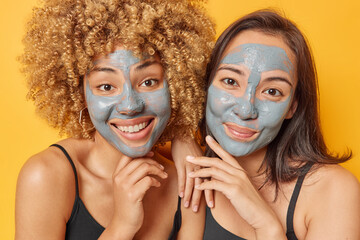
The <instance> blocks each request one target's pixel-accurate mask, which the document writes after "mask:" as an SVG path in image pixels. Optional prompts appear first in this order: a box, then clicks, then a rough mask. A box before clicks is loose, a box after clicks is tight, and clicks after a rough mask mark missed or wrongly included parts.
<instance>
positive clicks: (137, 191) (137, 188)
mask: <svg viewBox="0 0 360 240" xmlns="http://www.w3.org/2000/svg"><path fill="white" fill-rule="evenodd" d="M160 186H161V184H160V182H159V181H158V180H157V179H156V178H154V177H151V176H145V177H143V178H142V179H140V180H139V181H138V182H137V183H136V184H135V185H134V188H133V189H132V194H131V198H132V199H133V200H134V201H141V200H142V199H143V198H144V196H145V194H146V192H147V190H149V189H150V188H151V187H160Z"/></svg>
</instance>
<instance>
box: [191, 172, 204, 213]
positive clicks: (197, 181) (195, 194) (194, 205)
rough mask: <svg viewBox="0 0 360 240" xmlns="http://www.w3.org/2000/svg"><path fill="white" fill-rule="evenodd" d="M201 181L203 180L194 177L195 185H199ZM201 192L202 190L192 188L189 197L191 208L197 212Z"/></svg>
mask: <svg viewBox="0 0 360 240" xmlns="http://www.w3.org/2000/svg"><path fill="white" fill-rule="evenodd" d="M202 181H203V180H202V179H200V178H195V185H200V184H201V183H202ZM201 194H202V191H200V190H198V189H195V188H194V190H193V193H192V197H191V206H192V210H193V211H194V212H197V211H198V210H199V205H200V199H201Z"/></svg>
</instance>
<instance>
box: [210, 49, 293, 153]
mask: <svg viewBox="0 0 360 240" xmlns="http://www.w3.org/2000/svg"><path fill="white" fill-rule="evenodd" d="M231 66H235V67H234V68H236V67H239V66H240V67H242V68H243V69H244V71H243V73H241V74H243V75H244V76H245V77H247V84H245V86H239V89H241V88H242V89H243V90H242V91H241V94H236V93H234V92H233V91H227V90H226V87H224V88H223V87H221V86H222V85H221V84H223V83H224V82H225V83H228V82H229V80H228V79H224V80H222V82H221V84H220V85H219V84H215V81H219V82H220V80H216V75H215V77H214V79H213V81H212V83H211V85H210V87H209V89H208V97H207V106H206V122H207V125H208V127H209V129H210V131H211V133H212V134H213V135H214V137H215V139H216V140H217V141H218V142H219V143H220V145H221V146H222V147H223V148H224V149H225V150H226V151H227V152H229V153H230V154H231V155H233V156H236V157H240V156H245V155H248V154H250V153H252V152H254V151H256V150H258V149H260V148H262V147H265V146H266V145H268V144H269V143H270V142H271V141H272V140H273V139H274V138H275V137H276V135H277V134H278V132H279V130H280V128H281V125H282V123H283V121H284V119H285V117H286V114H287V112H288V110H289V108H290V105H291V99H292V95H293V90H292V86H291V83H290V84H289V86H288V88H290V87H291V90H290V93H289V94H288V96H287V97H286V98H285V99H282V100H281V101H275V100H271V98H270V100H269V98H268V99H266V98H265V99H264V98H260V99H259V98H258V97H257V96H258V94H256V91H257V87H258V86H259V84H260V83H261V80H262V74H263V73H266V72H268V71H273V70H280V71H283V72H285V73H288V74H289V75H288V76H291V74H290V73H291V72H292V71H293V66H292V63H291V61H290V60H289V58H288V56H287V55H286V52H285V51H284V50H283V49H282V48H279V47H274V46H267V45H263V44H242V45H239V46H237V47H236V48H235V49H234V50H233V51H231V52H229V53H228V54H227V55H226V56H224V57H223V59H222V60H221V62H220V64H219V66H218V70H217V71H220V70H219V69H220V68H221V67H231ZM216 74H217V73H216ZM239 74H240V73H239ZM230 82H231V81H230ZM245 82H246V81H245ZM231 83H232V82H231ZM219 86H220V87H219ZM224 86H226V85H224ZM269 91H273V90H269Z"/></svg>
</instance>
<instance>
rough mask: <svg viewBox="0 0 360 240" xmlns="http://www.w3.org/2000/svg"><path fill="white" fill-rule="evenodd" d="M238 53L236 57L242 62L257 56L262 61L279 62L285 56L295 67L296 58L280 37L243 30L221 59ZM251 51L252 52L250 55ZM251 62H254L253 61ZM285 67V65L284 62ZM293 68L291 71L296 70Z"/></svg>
mask: <svg viewBox="0 0 360 240" xmlns="http://www.w3.org/2000/svg"><path fill="white" fill-rule="evenodd" d="M240 45H244V46H247V47H246V49H245V48H241V47H240ZM239 51H240V52H242V54H241V56H240V55H239V56H238V57H240V60H244V58H246V56H253V57H254V56H257V57H261V58H262V59H263V60H264V61H266V60H269V59H275V58H277V57H278V58H279V61H283V60H284V59H283V56H284V55H285V54H286V55H285V57H286V56H287V58H288V59H289V60H290V64H291V65H292V66H293V67H294V68H295V66H296V58H295V55H294V53H293V52H292V51H291V49H290V48H289V47H288V45H287V44H286V43H285V42H284V40H283V39H282V38H281V37H278V36H273V35H269V34H265V33H263V32H260V31H254V30H245V31H243V32H241V33H239V34H238V35H236V36H235V37H234V38H233V39H232V40H231V41H230V42H229V44H228V46H227V47H226V48H225V51H224V52H223V54H222V56H221V58H222V59H224V58H225V57H226V56H227V55H231V54H233V53H236V52H239ZM251 51H253V53H252V54H251ZM246 52H247V54H246ZM244 53H245V54H244ZM255 53H256V54H255ZM284 53H285V54H284ZM260 55H263V56H260ZM224 60H225V59H224ZM249 60H251V59H247V61H249ZM253 60H254V61H255V59H253ZM257 60H258V59H257ZM285 65H287V64H286V62H285ZM294 68H293V69H292V70H296V69H294Z"/></svg>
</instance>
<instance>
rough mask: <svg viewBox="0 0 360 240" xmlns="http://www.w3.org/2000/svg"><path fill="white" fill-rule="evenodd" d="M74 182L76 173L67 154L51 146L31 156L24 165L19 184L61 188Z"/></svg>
mask: <svg viewBox="0 0 360 240" xmlns="http://www.w3.org/2000/svg"><path fill="white" fill-rule="evenodd" d="M70 182H73V183H74V173H73V170H72V168H71V165H70V163H69V161H68V160H67V158H66V156H65V155H64V154H63V153H62V152H61V151H60V149H58V148H56V147H49V148H47V149H45V150H44V151H42V152H40V153H37V154H35V155H33V156H31V157H30V158H29V159H28V160H27V161H26V163H25V164H24V166H23V167H22V169H21V171H20V174H19V178H18V186H22V185H26V187H30V188H39V189H44V190H46V189H48V190H51V189H53V188H57V189H61V188H63V187H68V183H70Z"/></svg>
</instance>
